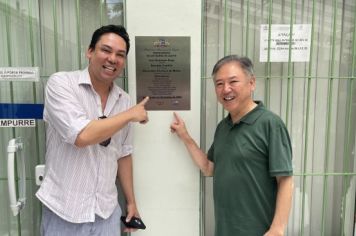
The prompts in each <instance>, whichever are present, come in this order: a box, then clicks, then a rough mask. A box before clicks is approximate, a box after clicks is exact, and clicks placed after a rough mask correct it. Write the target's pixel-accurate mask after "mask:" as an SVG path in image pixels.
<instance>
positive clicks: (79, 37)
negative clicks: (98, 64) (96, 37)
mask: <svg viewBox="0 0 356 236" xmlns="http://www.w3.org/2000/svg"><path fill="white" fill-rule="evenodd" d="M75 9H76V11H75V13H76V19H77V57H78V65H79V68H80V69H83V67H82V47H81V45H82V43H81V39H82V37H81V34H80V25H81V20H80V17H81V14H80V0H76V1H75Z"/></svg>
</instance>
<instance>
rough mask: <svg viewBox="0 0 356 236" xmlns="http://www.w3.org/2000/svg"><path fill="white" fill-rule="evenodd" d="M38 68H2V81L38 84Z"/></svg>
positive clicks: (0, 70) (0, 73)
mask: <svg viewBox="0 0 356 236" xmlns="http://www.w3.org/2000/svg"><path fill="white" fill-rule="evenodd" d="M38 71H39V70H38V67H0V81H30V82H38V81H39V78H40V76H39V73H38Z"/></svg>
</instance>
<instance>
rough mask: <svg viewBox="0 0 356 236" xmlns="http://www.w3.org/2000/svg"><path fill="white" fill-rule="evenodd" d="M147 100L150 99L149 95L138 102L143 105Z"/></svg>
mask: <svg viewBox="0 0 356 236" xmlns="http://www.w3.org/2000/svg"><path fill="white" fill-rule="evenodd" d="M148 100H150V97H148V96H147V97H145V98H144V99H143V100H142V101H141V102H140V104H141V105H143V106H144V105H146V103H147V102H148Z"/></svg>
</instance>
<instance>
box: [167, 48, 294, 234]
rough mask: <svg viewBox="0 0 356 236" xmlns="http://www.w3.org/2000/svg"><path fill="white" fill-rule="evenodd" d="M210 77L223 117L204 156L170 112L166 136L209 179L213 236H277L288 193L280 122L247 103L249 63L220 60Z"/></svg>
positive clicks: (251, 85)
mask: <svg viewBox="0 0 356 236" xmlns="http://www.w3.org/2000/svg"><path fill="white" fill-rule="evenodd" d="M212 76H213V78H214V83H215V92H216V96H217V99H218V101H219V102H220V103H221V104H222V105H223V107H224V109H226V110H227V111H228V112H229V115H228V116H227V117H226V118H225V119H223V120H222V121H221V122H220V123H219V124H218V126H217V129H216V131H215V136H214V141H213V144H212V145H211V147H210V149H209V151H208V153H207V154H205V153H204V152H203V151H202V150H201V149H200V148H199V147H198V145H197V144H196V142H195V141H194V140H193V139H192V138H191V136H190V135H189V133H188V131H187V129H186V127H185V124H184V121H183V120H182V119H181V118H180V117H179V116H178V115H177V114H176V113H174V116H175V120H174V121H173V122H172V124H171V131H172V132H173V133H176V134H177V135H178V137H179V138H180V139H181V140H182V141H183V143H184V144H185V146H186V148H187V150H188V151H189V153H190V155H191V156H192V159H193V160H194V162H195V163H196V164H197V166H198V167H199V168H200V169H201V171H202V172H203V173H204V175H205V176H214V209H215V236H240V235H241V236H262V235H263V236H277V235H278V236H280V235H284V231H285V228H286V226H287V224H288V216H289V211H290V208H291V202H292V193H293V178H292V175H293V169H292V149H291V143H290V138H289V134H288V131H287V129H286V127H285V125H284V123H283V121H282V120H281V119H280V118H279V117H278V116H277V115H276V114H274V113H272V112H271V111H269V110H267V109H266V108H265V107H264V106H263V104H262V102H257V101H254V100H253V99H252V93H253V91H254V90H255V87H256V80H255V76H254V73H253V65H252V63H251V61H250V59H248V58H246V57H239V56H236V55H230V56H226V57H224V58H222V59H220V60H219V61H218V62H217V63H216V64H215V66H214V69H213V73H212Z"/></svg>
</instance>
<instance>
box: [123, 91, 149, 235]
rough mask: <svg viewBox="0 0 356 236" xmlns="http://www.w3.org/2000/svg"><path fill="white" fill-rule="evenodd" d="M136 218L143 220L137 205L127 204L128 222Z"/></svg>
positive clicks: (129, 230)
mask: <svg viewBox="0 0 356 236" xmlns="http://www.w3.org/2000/svg"><path fill="white" fill-rule="evenodd" d="M146 98H147V97H146ZM134 216H136V217H138V218H141V217H140V214H139V213H138V210H137V207H136V204H127V216H126V222H129V221H130V220H131V218H132V217H134ZM135 231H137V229H134V228H125V229H124V232H127V233H128V232H135Z"/></svg>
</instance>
